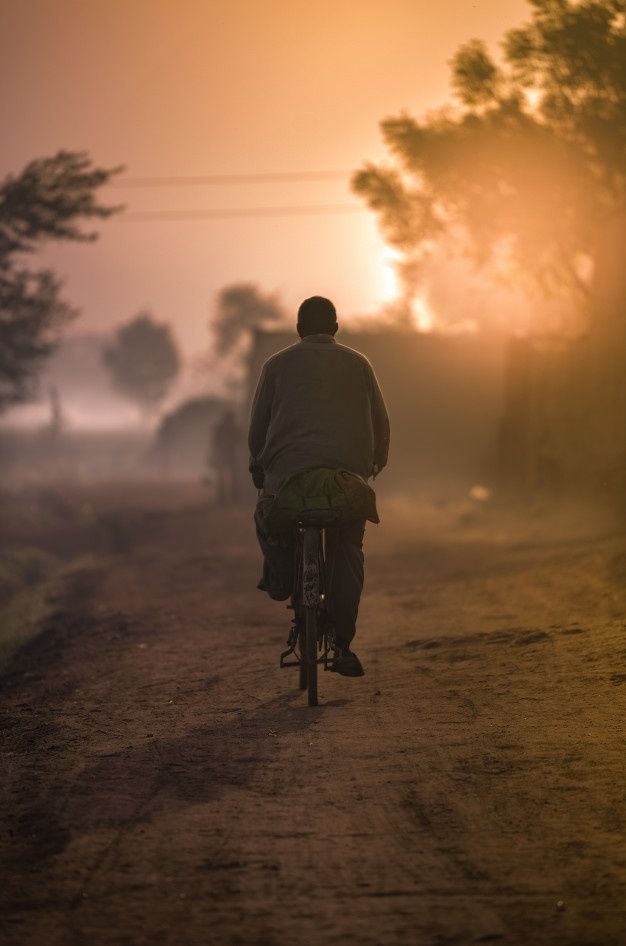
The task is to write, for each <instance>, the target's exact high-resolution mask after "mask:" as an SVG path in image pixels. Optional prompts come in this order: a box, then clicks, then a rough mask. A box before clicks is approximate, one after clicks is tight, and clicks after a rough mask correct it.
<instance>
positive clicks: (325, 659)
mask: <svg viewBox="0 0 626 946" xmlns="http://www.w3.org/2000/svg"><path fill="white" fill-rule="evenodd" d="M327 525H329V523H325V522H323V521H322V522H320V521H311V519H304V518H303V519H300V520H299V521H298V523H297V526H296V530H297V531H296V548H295V563H294V564H295V569H294V591H293V595H292V599H291V607H292V608H293V611H294V617H293V620H292V626H291V631H290V634H289V638H288V640H287V645H288V648H287V650H285V651H283V653H282V654H281V655H280V666H281V667H298V668H299V670H300V673H299V686H300V689H301V690H306V691H307V698H308V704H309V706H317V705H318V700H317V669H318V666H319V665H322V666H323V667H324V670H329V669H332V657H331V652H334V650H335V640H334V635H333V632H332V626H331V622H330V618H329V615H328V612H327V610H326V590H327V581H326V579H327V575H326V565H327V560H326V526H327ZM292 655H293V656H294V657H295V660H289V659H288V658H289V657H291V656H292Z"/></svg>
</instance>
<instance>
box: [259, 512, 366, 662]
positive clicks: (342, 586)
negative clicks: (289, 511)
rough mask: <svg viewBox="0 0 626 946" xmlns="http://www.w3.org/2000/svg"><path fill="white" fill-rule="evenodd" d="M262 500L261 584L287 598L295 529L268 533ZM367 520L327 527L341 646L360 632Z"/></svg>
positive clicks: (329, 603) (332, 608) (331, 596)
mask: <svg viewBox="0 0 626 946" xmlns="http://www.w3.org/2000/svg"><path fill="white" fill-rule="evenodd" d="M263 504H264V500H263V499H261V500H260V501H259V503H258V504H257V507H256V511H255V514H254V521H255V524H256V532H257V537H258V539H259V545H260V546H261V551H262V552H263V577H262V578H261V581H260V582H259V585H258V587H259V588H260V589H261V590H262V591H267V592H268V594H269V596H270V597H271V598H274V599H275V600H277V601H285V600H286V599H287V598H289V597H290V595H291V594H292V592H293V587H294V564H295V562H294V559H295V543H296V536H295V531H294V532H291V533H289V534H287V535H284V536H281V537H280V538H271V537H270V536H268V534H267V532H266V531H265V528H264V523H263ZM364 533H365V520H364V519H358V520H355V521H354V522H346V523H343V524H342V525H337V526H330V527H328V528H327V529H326V584H327V587H326V589H325V590H326V607H327V609H328V612H329V615H330V619H331V621H332V623H333V627H334V631H335V641H336V642H337V646H338V647H348V645H349V644H350V642H351V641H352V638H353V637H354V634H355V632H356V619H357V614H358V612H359V601H360V600H361V592H362V590H363V562H364V559H363V535H364Z"/></svg>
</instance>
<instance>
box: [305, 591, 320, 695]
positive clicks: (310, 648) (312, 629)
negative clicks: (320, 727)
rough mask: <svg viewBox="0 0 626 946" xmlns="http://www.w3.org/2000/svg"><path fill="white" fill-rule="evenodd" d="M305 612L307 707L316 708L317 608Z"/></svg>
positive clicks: (307, 609)
mask: <svg viewBox="0 0 626 946" xmlns="http://www.w3.org/2000/svg"><path fill="white" fill-rule="evenodd" d="M305 612H306V686H307V691H308V700H309V706H317V608H305Z"/></svg>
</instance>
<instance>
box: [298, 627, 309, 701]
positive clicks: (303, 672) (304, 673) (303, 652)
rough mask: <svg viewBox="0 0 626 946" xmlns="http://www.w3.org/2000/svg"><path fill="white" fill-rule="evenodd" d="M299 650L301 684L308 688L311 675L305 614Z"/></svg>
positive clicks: (299, 637)
mask: <svg viewBox="0 0 626 946" xmlns="http://www.w3.org/2000/svg"><path fill="white" fill-rule="evenodd" d="M298 651H299V655H298V656H299V658H300V671H299V675H300V679H299V685H300V689H301V690H306V688H307V683H308V676H309V675H308V667H307V663H308V657H307V649H306V623H305V620H304V615H303V614H302V615H301V616H300V627H299V630H298Z"/></svg>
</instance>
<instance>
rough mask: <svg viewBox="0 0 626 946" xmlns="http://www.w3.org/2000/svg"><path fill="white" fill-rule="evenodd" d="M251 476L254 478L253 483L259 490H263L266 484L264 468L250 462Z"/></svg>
mask: <svg viewBox="0 0 626 946" xmlns="http://www.w3.org/2000/svg"><path fill="white" fill-rule="evenodd" d="M249 469H250V474H251V476H252V482H253V483H254V485H255V486H256V488H257V489H263V484H264V482H265V472H264V470H263V467H262V466H259V464H258V463H254V462H253V461H252V460H251V461H250V467H249Z"/></svg>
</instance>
